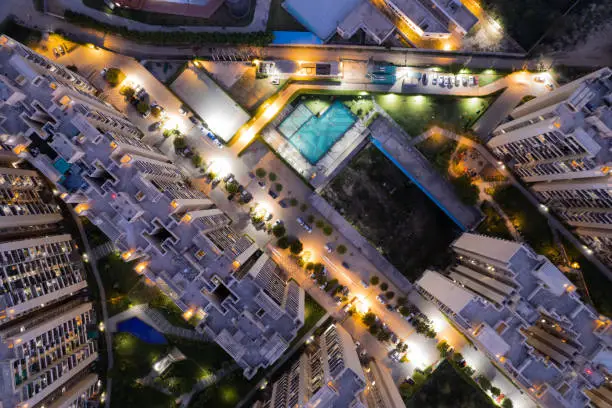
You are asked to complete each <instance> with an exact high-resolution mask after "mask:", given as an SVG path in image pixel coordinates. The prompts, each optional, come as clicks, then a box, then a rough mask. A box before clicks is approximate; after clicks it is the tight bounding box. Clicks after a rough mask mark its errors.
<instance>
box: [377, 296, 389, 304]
mask: <svg viewBox="0 0 612 408" xmlns="http://www.w3.org/2000/svg"><path fill="white" fill-rule="evenodd" d="M376 300H378V303H380V304H381V305H386V304H387V299H386V298H385V297H384V295H378V296H376Z"/></svg>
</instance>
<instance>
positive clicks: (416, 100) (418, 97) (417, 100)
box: [413, 95, 425, 105]
mask: <svg viewBox="0 0 612 408" xmlns="http://www.w3.org/2000/svg"><path fill="white" fill-rule="evenodd" d="M413 99H414V103H418V104H419V105H420V104H422V103H423V102H425V97H424V96H423V95H416V96H415V97H414V98H413Z"/></svg>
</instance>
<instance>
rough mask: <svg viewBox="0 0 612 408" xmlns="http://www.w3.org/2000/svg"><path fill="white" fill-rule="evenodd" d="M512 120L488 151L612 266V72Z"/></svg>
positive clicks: (522, 110) (528, 106) (565, 89)
mask: <svg viewBox="0 0 612 408" xmlns="http://www.w3.org/2000/svg"><path fill="white" fill-rule="evenodd" d="M510 116H511V117H512V119H513V120H511V121H509V122H506V123H504V124H502V125H500V126H499V127H498V128H497V129H496V130H495V131H494V132H493V138H492V139H491V140H490V141H489V143H488V144H489V147H490V148H491V149H492V150H493V152H494V153H495V154H496V155H497V156H498V157H499V158H500V159H501V160H504V161H506V162H507V163H508V164H509V165H510V166H511V167H512V168H513V170H514V171H515V172H516V174H518V175H519V176H520V177H521V178H522V179H523V181H525V182H527V183H533V185H532V186H531V187H532V189H533V191H534V192H535V194H536V195H537V196H538V198H539V199H540V200H541V201H542V203H544V204H546V205H547V206H548V207H550V208H551V209H553V210H554V211H555V212H556V213H557V214H558V215H559V216H560V217H561V218H562V219H563V220H564V221H565V222H567V223H568V224H569V225H571V226H573V227H575V228H576V232H577V233H578V234H579V235H580V236H581V238H582V239H583V241H585V242H586V243H587V244H588V245H589V247H590V248H591V249H592V250H594V251H596V252H598V254H599V255H600V256H601V258H602V259H603V260H605V261H607V262H608V263H609V264H612V195H611V191H612V189H610V185H612V179H611V177H612V173H610V169H611V168H612V153H611V148H612V142H611V140H612V70H610V69H609V68H603V69H600V70H599V71H596V72H594V73H592V74H589V75H587V76H585V77H583V78H580V79H578V80H576V81H573V82H570V83H569V84H566V85H564V86H562V87H560V88H557V89H556V90H554V91H552V92H551V93H549V94H547V95H545V96H540V97H537V98H535V99H533V100H531V101H529V102H527V103H525V104H523V105H521V106H519V107H517V108H516V109H515V110H514V111H512V113H511V114H510Z"/></svg>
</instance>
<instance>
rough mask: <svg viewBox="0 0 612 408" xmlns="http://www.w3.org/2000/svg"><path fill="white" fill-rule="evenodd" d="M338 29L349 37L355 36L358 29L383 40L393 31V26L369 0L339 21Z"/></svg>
mask: <svg viewBox="0 0 612 408" xmlns="http://www.w3.org/2000/svg"><path fill="white" fill-rule="evenodd" d="M338 29H340V30H341V31H342V32H344V33H346V34H348V35H349V36H352V35H355V33H356V32H357V30H359V29H365V31H366V32H367V33H368V34H371V35H374V36H376V37H377V39H379V40H384V39H386V38H387V37H388V36H389V35H391V33H392V32H393V31H394V30H395V26H394V25H393V23H392V22H391V21H389V19H388V18H387V17H386V16H385V15H384V14H382V13H381V12H380V10H378V9H377V8H376V6H374V5H373V4H372V3H371V2H370V1H369V0H364V1H362V2H361V3H359V5H358V6H357V7H355V8H354V9H353V10H352V11H351V12H350V13H349V14H348V15H347V16H346V17H345V18H344V19H343V20H342V21H340V23H339V24H338Z"/></svg>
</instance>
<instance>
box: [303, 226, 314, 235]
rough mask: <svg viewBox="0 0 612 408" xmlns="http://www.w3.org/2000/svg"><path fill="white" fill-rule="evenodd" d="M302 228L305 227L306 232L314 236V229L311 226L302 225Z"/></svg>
mask: <svg viewBox="0 0 612 408" xmlns="http://www.w3.org/2000/svg"><path fill="white" fill-rule="evenodd" d="M302 227H304V229H305V230H306V232H308V233H309V234H312V227H311V226H310V225H308V224H304V225H302Z"/></svg>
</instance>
